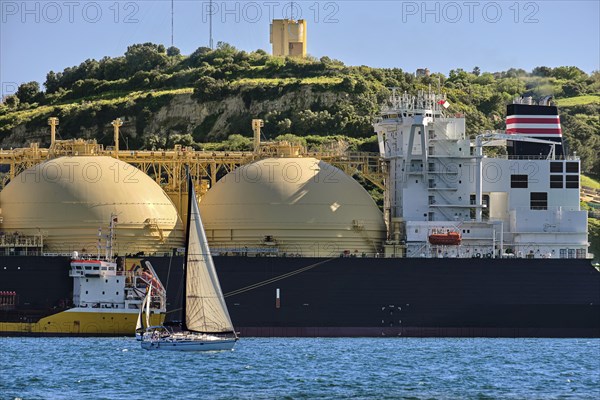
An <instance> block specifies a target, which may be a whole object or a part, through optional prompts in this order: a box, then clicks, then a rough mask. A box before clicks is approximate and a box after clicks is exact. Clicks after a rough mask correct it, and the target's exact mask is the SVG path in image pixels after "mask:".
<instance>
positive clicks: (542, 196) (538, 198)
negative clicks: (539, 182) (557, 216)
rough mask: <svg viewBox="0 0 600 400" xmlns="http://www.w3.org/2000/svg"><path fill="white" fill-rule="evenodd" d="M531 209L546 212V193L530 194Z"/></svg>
mask: <svg viewBox="0 0 600 400" xmlns="http://www.w3.org/2000/svg"><path fill="white" fill-rule="evenodd" d="M530 205H531V209H532V210H547V209H548V193H547V192H531V203H530Z"/></svg>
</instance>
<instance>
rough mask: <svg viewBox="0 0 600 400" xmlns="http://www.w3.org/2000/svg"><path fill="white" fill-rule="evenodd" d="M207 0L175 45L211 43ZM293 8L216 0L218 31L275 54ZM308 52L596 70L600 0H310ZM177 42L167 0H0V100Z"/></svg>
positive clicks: (197, 5) (404, 61)
mask: <svg viewBox="0 0 600 400" xmlns="http://www.w3.org/2000/svg"><path fill="white" fill-rule="evenodd" d="M208 4H209V2H208V0H207V1H196V0H175V2H174V11H175V13H174V26H175V27H174V43H175V46H177V47H179V48H180V49H181V51H182V53H183V54H189V53H191V52H192V51H194V50H195V49H196V48H198V47H200V46H206V45H208V40H209V39H208V32H209V28H208V19H209V18H208V14H209V10H208ZM291 7H292V3H291V2H289V1H277V0H273V1H270V0H265V1H227V2H225V1H214V9H213V13H214V15H213V35H214V40H215V44H216V42H217V41H225V42H228V43H231V44H233V45H234V46H236V47H237V48H239V49H243V50H248V51H250V50H255V49H259V48H262V49H265V50H267V51H270V44H269V22H270V18H271V17H274V18H282V17H285V16H289V10H290V9H291ZM293 7H294V10H295V16H296V17H297V16H298V14H299V13H302V17H303V18H304V19H306V20H307V21H308V52H309V53H310V54H311V55H313V56H316V57H321V56H325V55H327V56H329V57H331V58H336V59H339V60H342V61H343V62H344V63H346V64H348V65H369V66H374V67H400V68H402V69H404V70H406V71H411V72H412V71H414V70H416V69H417V68H422V67H427V68H429V69H430V70H432V71H436V72H443V73H445V74H447V73H448V71H449V70H450V69H453V68H464V69H467V70H471V69H472V68H473V67H474V66H479V67H480V68H481V70H482V71H500V70H506V69H508V68H510V67H516V68H523V69H526V70H531V69H532V68H533V67H535V66H539V65H546V66H551V67H555V66H559V65H576V66H578V67H580V68H582V69H583V70H584V71H586V72H588V73H589V72H592V71H593V70H597V69H600V22H599V21H600V0H589V1H551V0H550V1H549V0H543V1H515V0H510V1H471V0H465V1H427V2H423V1H362V0H356V1H352V0H341V1H314V0H312V1H302V2H294V3H293ZM143 42H154V43H163V44H165V45H167V46H168V45H170V43H171V0H152V1H150V0H149V1H139V0H132V1H118V0H94V1H91V0H90V1H88V0H83V1H80V0H56V1H27V0H25V1H24V0H0V82H1V83H2V94H9V93H10V92H11V91H12V90H14V88H16V85H18V84H20V83H23V82H28V81H31V80H36V81H38V82H40V83H43V81H44V80H45V76H46V73H47V72H48V71H49V70H54V71H61V70H63V69H64V68H65V67H68V66H73V65H77V64H79V63H80V62H82V61H84V60H85V59H87V58H96V59H99V58H101V57H103V56H119V55H122V54H123V53H124V52H125V50H126V49H127V46H128V45H131V44H133V43H143Z"/></svg>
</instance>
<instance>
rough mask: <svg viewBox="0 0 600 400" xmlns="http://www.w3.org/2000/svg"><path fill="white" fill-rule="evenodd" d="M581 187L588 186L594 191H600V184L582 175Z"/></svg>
mask: <svg viewBox="0 0 600 400" xmlns="http://www.w3.org/2000/svg"><path fill="white" fill-rule="evenodd" d="M581 186H587V187H589V188H592V189H600V182H598V181H597V180H595V179H593V178H590V177H589V176H585V175H581Z"/></svg>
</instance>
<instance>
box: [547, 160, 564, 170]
mask: <svg viewBox="0 0 600 400" xmlns="http://www.w3.org/2000/svg"><path fill="white" fill-rule="evenodd" d="M550 172H563V163H562V162H561V161H556V162H551V163H550Z"/></svg>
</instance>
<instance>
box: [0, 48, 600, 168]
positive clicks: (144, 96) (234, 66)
mask: <svg viewBox="0 0 600 400" xmlns="http://www.w3.org/2000/svg"><path fill="white" fill-rule="evenodd" d="M43 86H44V87H45V91H41V90H40V85H39V84H38V83H37V82H29V83H25V84H23V85H21V86H20V87H19V90H18V92H17V93H16V95H14V96H9V97H8V98H6V99H5V101H4V103H3V104H1V105H0V141H1V144H2V146H3V147H5V148H6V147H8V146H17V145H24V144H26V142H28V141H40V140H41V141H43V142H47V140H48V139H47V134H44V133H43V132H45V131H47V127H46V119H47V118H48V117H49V116H58V117H59V118H60V120H61V125H60V135H61V138H63V139H66V138H71V137H81V136H84V137H94V138H96V139H98V140H99V142H100V143H105V144H110V138H111V134H110V132H111V131H112V128H111V126H110V121H111V120H113V119H114V118H117V117H121V118H124V119H125V125H124V127H123V131H122V133H123V135H124V136H125V138H124V142H125V143H126V144H127V146H128V147H130V148H152V147H170V146H172V145H174V144H182V145H189V146H194V147H196V148H207V149H216V148H232V149H233V148H238V149H245V148H249V146H250V141H249V140H247V139H245V137H246V138H247V137H249V136H251V130H250V120H251V119H252V118H262V119H264V120H265V128H264V134H265V136H266V137H267V138H268V139H276V138H278V137H281V136H282V135H286V136H285V137H287V138H288V139H290V138H292V139H295V140H299V139H297V136H299V137H302V139H301V140H302V141H304V142H305V143H306V144H307V145H308V146H309V147H310V146H313V147H316V146H321V147H322V146H332V145H333V146H348V147H349V148H350V149H357V150H369V151H374V150H376V148H375V141H374V140H373V138H372V135H373V131H372V127H371V121H372V118H373V116H374V115H375V114H376V113H377V111H378V109H379V105H380V104H381V103H382V102H383V101H384V100H385V99H386V98H387V96H388V95H389V90H388V89H387V88H389V87H399V88H400V89H401V90H403V91H404V90H405V91H408V92H415V91H416V90H418V89H428V88H429V87H430V86H431V88H432V89H433V90H436V91H437V90H438V89H439V90H441V91H442V92H444V93H446V94H447V96H448V99H449V101H450V102H451V104H452V106H451V107H450V109H449V112H450V113H462V114H465V115H466V118H467V129H468V133H469V134H470V135H475V134H476V133H478V132H481V131H483V130H490V129H502V128H504V113H505V106H506V104H507V103H509V102H510V101H511V100H512V99H513V98H514V97H515V96H522V95H525V96H528V95H531V96H534V97H536V98H537V97H542V96H545V95H554V96H555V98H556V99H558V103H559V105H560V104H561V102H562V104H564V106H561V116H562V124H563V131H564V132H565V135H566V137H567V138H568V141H569V148H570V150H571V151H577V153H578V155H580V156H581V158H582V170H583V172H586V173H588V174H592V175H598V173H599V171H600V162H599V158H598V156H597V155H598V154H599V153H600V120H599V114H600V103H599V102H598V101H596V100H598V98H599V97H598V95H599V94H600V73H599V72H598V71H596V72H594V73H593V74H592V75H588V74H586V73H585V72H583V71H581V70H580V69H578V68H576V67H558V68H547V67H538V68H535V69H534V70H533V71H531V72H526V71H524V70H521V69H510V70H508V71H503V72H496V73H488V72H483V73H482V72H481V71H480V70H479V68H477V67H475V68H474V69H473V71H472V72H467V71H464V70H461V69H456V70H451V71H450V73H449V75H448V76H445V75H443V74H441V73H434V74H431V76H427V77H425V76H423V77H415V76H414V74H412V73H410V72H405V71H403V70H401V69H399V68H394V69H383V68H371V67H367V66H358V67H349V66H345V65H344V64H343V63H341V62H339V61H336V60H332V59H330V58H328V57H323V58H321V59H320V60H316V59H307V60H298V59H291V58H280V57H272V56H269V55H267V54H266V53H265V52H264V51H262V50H258V51H255V52H251V53H247V52H245V51H238V50H237V49H235V48H234V47H233V46H231V45H228V44H225V43H220V44H219V45H218V48H217V49H216V50H210V49H208V48H204V47H201V48H199V49H197V50H196V51H195V52H193V53H192V54H191V55H189V56H183V55H181V54H180V53H179V50H178V49H176V48H169V49H166V48H165V47H164V46H162V45H155V44H151V43H146V44H136V45H132V46H130V47H129V48H128V49H127V52H126V53H125V55H124V56H122V57H116V58H110V57H105V58H103V59H101V60H99V61H98V60H86V61H84V62H83V63H81V64H80V65H79V66H74V67H70V68H66V69H65V70H64V71H62V72H53V71H51V72H49V73H48V74H47V77H46V82H44V84H43ZM182 96H183V97H185V99H186V101H187V102H188V103H189V104H192V106H194V105H195V106H194V107H197V108H195V109H194V108H193V107H192V108H190V110H192V109H193V110H200V111H201V112H200V114H202V115H192V116H188V119H185V118H183V119H182V118H181V117H178V118H173V117H169V113H168V112H165V113H163V114H166V115H164V116H160V117H159V111H164V110H165V109H167V110H168V109H169V107H171V108H173V107H174V106H173V103H174V102H175V101H176V100H177V99H178V98H180V97H182ZM190 96H191V97H190ZM189 104H188V105H187V106H188V107H189ZM235 134H237V135H241V136H233V137H231V135H235ZM289 134H293V135H295V136H291V135H289ZM228 138H229V140H226V139H228ZM209 142H212V143H209ZM217 142H219V143H218V144H217Z"/></svg>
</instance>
